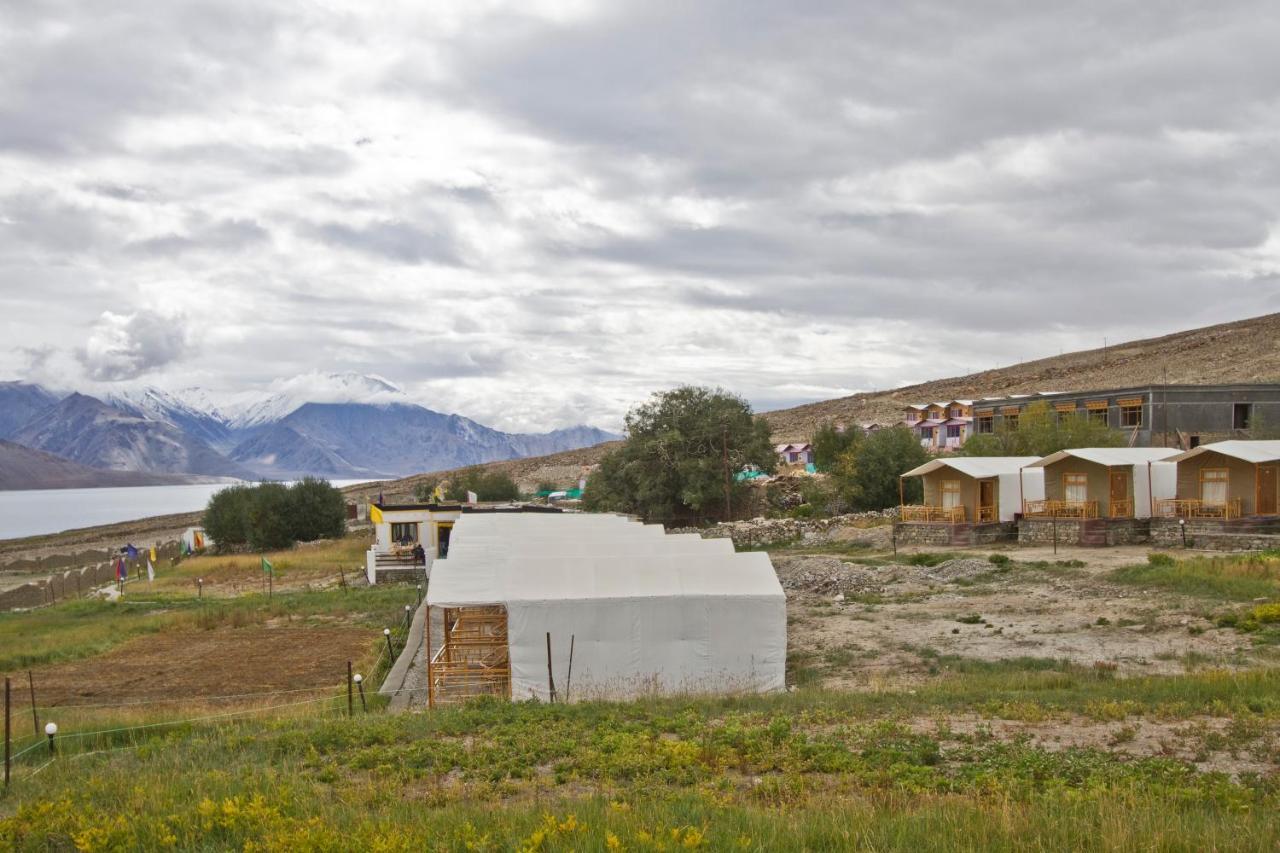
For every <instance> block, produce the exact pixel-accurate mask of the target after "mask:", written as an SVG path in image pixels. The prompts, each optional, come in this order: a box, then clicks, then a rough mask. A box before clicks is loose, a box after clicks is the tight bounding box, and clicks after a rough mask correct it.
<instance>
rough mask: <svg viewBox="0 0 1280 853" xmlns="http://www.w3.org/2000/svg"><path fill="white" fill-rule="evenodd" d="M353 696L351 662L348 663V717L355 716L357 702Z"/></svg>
mask: <svg viewBox="0 0 1280 853" xmlns="http://www.w3.org/2000/svg"><path fill="white" fill-rule="evenodd" d="M353 699H354V697H352V695H351V661H347V716H348V717H353V716H355V702H354V701H353Z"/></svg>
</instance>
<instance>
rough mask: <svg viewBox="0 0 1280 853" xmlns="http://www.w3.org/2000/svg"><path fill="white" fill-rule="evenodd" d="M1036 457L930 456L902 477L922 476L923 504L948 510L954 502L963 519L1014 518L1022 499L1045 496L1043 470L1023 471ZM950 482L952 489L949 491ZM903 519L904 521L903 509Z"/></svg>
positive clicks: (971, 520) (1020, 508)
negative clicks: (951, 502) (938, 457)
mask: <svg viewBox="0 0 1280 853" xmlns="http://www.w3.org/2000/svg"><path fill="white" fill-rule="evenodd" d="M1037 458H1038V457H1035V456H950V457H945V458H941V459H931V460H929V461H928V462H926V463H924V464H923V465H920V466H919V467H916V468H912V469H911V470H910V471H908V472H907V473H905V474H903V475H902V476H903V477H921V478H923V480H924V503H925V506H926V507H939V508H944V509H950V508H951V506H949V504H948V501H954V508H955V509H956V510H957V512H963V514H964V520H966V521H969V522H978V521H995V520H997V519H998V520H999V521H1013V520H1014V516H1015V515H1016V514H1017V513H1019V512H1021V511H1022V502H1023V501H1024V500H1040V499H1042V498H1043V497H1044V472H1043V471H1042V470H1040V469H1038V468H1037V469H1028V470H1023V469H1025V468H1027V466H1029V465H1031V464H1032V463H1033V462H1035V461H1037ZM951 484H954V486H955V488H954V490H953V491H948V490H947V487H948V486H949V485H951ZM993 501H994V503H993ZM987 516H990V517H987ZM903 518H904V520H906V513H905V512H904V515H903Z"/></svg>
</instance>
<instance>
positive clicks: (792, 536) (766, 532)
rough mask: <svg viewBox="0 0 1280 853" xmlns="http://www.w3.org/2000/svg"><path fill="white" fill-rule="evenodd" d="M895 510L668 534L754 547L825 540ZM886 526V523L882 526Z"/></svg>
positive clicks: (887, 516) (680, 529)
mask: <svg viewBox="0 0 1280 853" xmlns="http://www.w3.org/2000/svg"><path fill="white" fill-rule="evenodd" d="M897 516H898V509H897V507H892V508H890V509H886V510H884V511H882V512H855V513H849V514H847V515H836V516H832V517H830V518H752V519H748V520H746V521H730V522H721V523H719V524H713V525H711V526H710V527H675V528H672V529H670V530H668V531H667V532H668V533H700V534H702V537H703V538H704V539H732V540H733V544H734V545H736V546H738V547H739V548H758V547H762V546H765V545H777V544H782V543H787V542H817V541H825V540H827V539H829V538H831V536H832V535H833V534H834V533H835V532H836V531H837V530H840V529H842V528H847V527H850V526H853V525H854V524H855V523H857V522H864V523H865V522H867V521H879V520H889V519H894V518H897ZM886 527H887V525H886Z"/></svg>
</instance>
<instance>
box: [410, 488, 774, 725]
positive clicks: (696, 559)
mask: <svg viewBox="0 0 1280 853" xmlns="http://www.w3.org/2000/svg"><path fill="white" fill-rule="evenodd" d="M427 608H428V609H427V620H426V621H427V625H428V626H429V630H428V631H427V636H426V644H427V658H428V661H429V664H428V684H429V685H430V687H429V702H430V704H433V705H434V704H438V703H441V702H449V701H456V700H458V699H462V698H466V697H469V696H475V695H482V694H490V695H499V696H507V697H509V698H511V699H513V700H523V699H528V698H531V697H532V698H537V699H541V700H546V699H549V698H550V697H551V690H552V688H551V683H554V685H555V690H556V694H557V698H558V699H559V700H561V701H563V700H564V699H565V698H566V694H568V698H569V699H585V698H624V697H634V696H637V695H641V694H647V693H680V692H690V693H729V692H759V691H768V690H781V689H782V688H783V687H784V674H785V670H786V650H787V635H786V629H787V615H786V597H785V595H784V594H783V591H782V587H781V585H780V584H779V583H778V579H777V576H776V575H775V573H774V571H773V565H772V564H771V563H770V561H769V557H768V555H767V554H765V553H763V552H752V553H742V554H738V553H734V551H733V545H732V543H731V542H730V541H728V540H725V539H705V540H704V539H702V538H701V537H700V536H697V535H667V534H666V533H665V532H664V531H663V529H662V527H661V526H658V525H644V524H640V523H639V522H636V521H631V520H628V519H625V518H622V517H620V516H612V515H591V514H563V515H553V514H534V513H527V514H515V513H479V512H477V513H468V514H466V515H463V516H462V517H461V518H460V519H458V521H457V523H456V524H455V526H454V529H453V539H452V543H451V545H450V549H449V555H448V557H447V558H446V559H437V560H436V562H435V565H434V567H433V571H432V578H431V585H430V588H429V590H428V594H427ZM435 614H439V617H440V620H439V621H441V622H442V623H443V636H441V633H440V630H439V628H431V627H430V626H431V625H432V623H433V621H437V620H436V617H435ZM548 670H550V673H549V672H548Z"/></svg>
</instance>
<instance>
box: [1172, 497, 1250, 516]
mask: <svg viewBox="0 0 1280 853" xmlns="http://www.w3.org/2000/svg"><path fill="white" fill-rule="evenodd" d="M1243 511H1244V505H1243V502H1242V501H1241V499H1240V498H1236V499H1235V500H1232V501H1227V502H1226V503H1221V504H1219V503H1205V502H1204V501H1202V500H1180V499H1168V500H1161V501H1156V515H1158V516H1161V517H1163V518H1221V519H1224V520H1226V519H1232V518H1240V517H1241V515H1242V514H1243Z"/></svg>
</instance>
